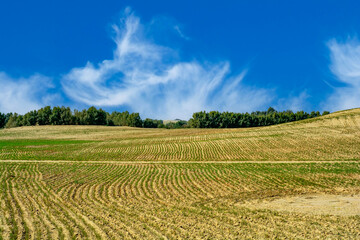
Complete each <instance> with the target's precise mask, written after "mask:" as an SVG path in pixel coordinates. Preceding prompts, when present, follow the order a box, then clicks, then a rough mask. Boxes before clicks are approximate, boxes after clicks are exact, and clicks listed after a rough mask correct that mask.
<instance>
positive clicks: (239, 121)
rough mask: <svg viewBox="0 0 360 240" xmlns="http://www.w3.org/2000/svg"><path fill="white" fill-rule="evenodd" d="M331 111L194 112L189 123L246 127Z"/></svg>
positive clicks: (300, 118) (203, 125) (195, 126)
mask: <svg viewBox="0 0 360 240" xmlns="http://www.w3.org/2000/svg"><path fill="white" fill-rule="evenodd" d="M329 113H330V112H328V111H324V112H323V114H320V112H318V111H317V112H311V113H306V112H304V111H298V112H296V113H294V112H292V111H290V110H287V111H283V112H278V111H276V110H275V109H274V108H272V107H270V108H269V109H268V110H267V111H257V112H252V113H233V112H218V111H211V112H205V111H204V112H197V113H194V114H193V116H192V118H191V119H190V120H189V122H188V124H189V126H190V127H193V128H244V127H259V126H269V125H274V124H280V123H286V122H293V121H298V120H303V119H308V118H314V117H318V116H321V115H326V114H329Z"/></svg>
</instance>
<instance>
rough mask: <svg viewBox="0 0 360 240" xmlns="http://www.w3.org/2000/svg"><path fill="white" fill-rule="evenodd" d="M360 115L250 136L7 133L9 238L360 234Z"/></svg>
mask: <svg viewBox="0 0 360 240" xmlns="http://www.w3.org/2000/svg"><path fill="white" fill-rule="evenodd" d="M359 146H360V109H353V110H348V111H343V112H337V113H333V114H330V115H327V116H323V117H320V118H316V119H309V120H304V121H300V122H293V123H287V124H282V125H277V126H270V127H261V128H251V129H177V130H167V129H140V128H129V127H103V126H41V127H40V126H36V127H21V128H12V129H4V130H0V159H2V160H0V239H269V238H270V239H315V238H319V239H327V238H329V239H359V238H360V231H359V226H360V217H359V216H360V208H359V206H360V200H359V199H360V159H359V157H360V156H359V151H360V147H359Z"/></svg>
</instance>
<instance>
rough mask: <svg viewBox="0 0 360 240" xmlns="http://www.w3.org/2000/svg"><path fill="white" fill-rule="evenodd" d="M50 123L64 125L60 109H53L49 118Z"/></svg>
mask: <svg viewBox="0 0 360 240" xmlns="http://www.w3.org/2000/svg"><path fill="white" fill-rule="evenodd" d="M49 123H50V124H51V125H62V121H61V108H60V107H53V109H52V113H51V115H50V117H49Z"/></svg>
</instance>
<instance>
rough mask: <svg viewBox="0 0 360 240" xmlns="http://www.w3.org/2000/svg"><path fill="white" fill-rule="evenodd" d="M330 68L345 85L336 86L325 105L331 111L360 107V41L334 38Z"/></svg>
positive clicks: (331, 47)
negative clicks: (341, 40)
mask: <svg viewBox="0 0 360 240" xmlns="http://www.w3.org/2000/svg"><path fill="white" fill-rule="evenodd" d="M328 47H329V49H330V58H331V64H330V69H331V71H332V73H333V74H334V75H335V76H336V79H337V80H338V81H339V83H342V84H344V86H343V87H336V88H334V92H333V93H332V94H331V96H330V97H329V99H328V101H327V103H325V105H326V106H327V108H328V109H330V110H331V111H337V110H343V109H349V108H356V107H360V42H359V41H358V40H357V39H349V40H347V41H346V42H344V43H341V42H338V41H337V40H335V39H332V40H331V41H329V42H328Z"/></svg>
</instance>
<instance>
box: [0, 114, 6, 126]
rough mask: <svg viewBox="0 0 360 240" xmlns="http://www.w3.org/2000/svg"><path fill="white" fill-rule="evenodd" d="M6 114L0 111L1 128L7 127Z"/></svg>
mask: <svg viewBox="0 0 360 240" xmlns="http://www.w3.org/2000/svg"><path fill="white" fill-rule="evenodd" d="M5 120H6V115H5V114H3V113H1V112H0V128H3V127H5V124H6V122H5Z"/></svg>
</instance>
